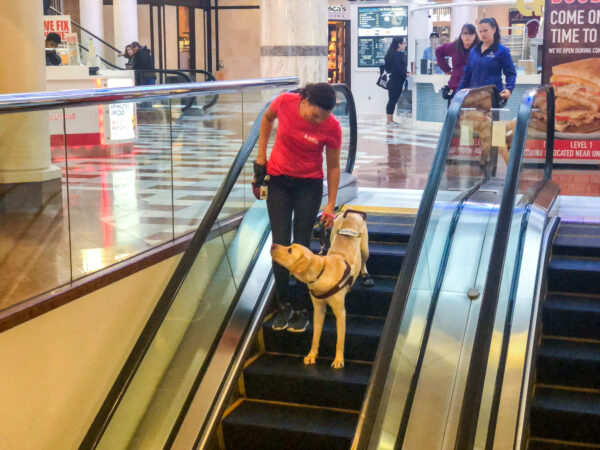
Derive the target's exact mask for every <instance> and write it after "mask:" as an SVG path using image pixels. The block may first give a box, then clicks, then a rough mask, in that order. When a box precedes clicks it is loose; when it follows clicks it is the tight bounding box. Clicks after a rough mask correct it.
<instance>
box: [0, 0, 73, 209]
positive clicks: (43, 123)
mask: <svg viewBox="0 0 600 450" xmlns="http://www.w3.org/2000/svg"><path fill="white" fill-rule="evenodd" d="M0 52H1V53H0V54H2V55H13V57H10V62H8V63H6V64H3V65H2V70H0V94H10V93H17V92H35V91H45V90H46V59H45V55H44V34H43V29H42V4H41V2H30V1H26V2H20V1H19V2H17V1H13V2H7V3H6V4H3V5H2V14H1V15H0ZM60 176H61V171H60V169H59V168H58V167H56V166H53V165H52V164H51V163H50V138H49V133H48V112H47V111H39V112H37V111H36V112H28V113H19V114H3V115H0V209H3V208H5V206H6V205H5V204H6V202H7V196H8V195H13V197H14V195H18V194H19V192H21V193H22V192H24V191H23V190H22V189H20V188H19V187H18V186H15V184H27V185H31V184H35V185H36V186H34V187H33V189H34V190H35V189H37V188H39V187H43V186H39V185H40V182H46V181H48V180H57V181H58V184H59V188H60ZM31 189H32V186H28V187H27V190H31ZM9 193H10V194H9ZM21 200H22V199H21ZM21 200H14V198H13V200H11V201H12V202H13V204H15V203H14V202H15V201H16V202H17V203H16V204H17V205H18V204H19V203H21Z"/></svg>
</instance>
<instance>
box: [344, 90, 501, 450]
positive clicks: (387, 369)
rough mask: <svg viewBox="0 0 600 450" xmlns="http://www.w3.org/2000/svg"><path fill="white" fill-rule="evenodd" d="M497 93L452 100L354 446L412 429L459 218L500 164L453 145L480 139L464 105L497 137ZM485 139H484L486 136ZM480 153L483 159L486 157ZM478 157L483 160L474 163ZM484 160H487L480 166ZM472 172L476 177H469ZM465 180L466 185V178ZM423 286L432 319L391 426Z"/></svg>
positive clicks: (465, 93) (373, 445) (477, 92)
mask: <svg viewBox="0 0 600 450" xmlns="http://www.w3.org/2000/svg"><path fill="white" fill-rule="evenodd" d="M495 97H496V90H495V88H492V87H486V88H479V89H474V90H471V91H466V90H463V91H461V92H459V93H458V94H457V95H456V96H455V97H454V99H453V100H452V103H451V104H450V108H449V110H448V113H447V115H446V120H445V122H444V126H443V129H442V134H441V136H440V139H439V141H438V145H437V150H436V155H435V158H434V161H433V165H432V169H431V172H430V173H429V177H428V180H427V184H426V186H425V189H424V191H423V195H422V197H421V203H420V205H419V210H418V213H417V217H416V221H415V226H414V230H413V232H412V234H411V238H410V241H409V244H408V249H407V252H406V256H405V257H404V259H403V262H402V267H401V270H400V275H399V278H398V284H397V285H396V289H395V291H394V295H393V297H392V301H391V305H390V309H389V312H388V316H387V318H386V322H385V326H384V329H383V333H382V337H381V341H380V342H381V343H380V345H379V348H378V350H377V356H376V358H375V363H374V367H373V372H372V375H371V379H370V381H369V386H368V389H367V394H366V400H365V402H364V404H363V408H362V410H361V414H360V419H359V424H358V427H357V432H356V436H355V439H354V443H353V448H358V449H366V448H377V447H378V446H379V445H381V439H382V436H383V435H384V434H386V435H388V436H390V435H391V436H392V437H391V439H392V442H393V441H395V442H396V448H399V445H401V442H402V436H401V435H402V433H403V430H404V431H405V429H406V424H407V420H408V414H409V413H410V409H411V404H412V400H413V398H414V392H415V389H416V382H417V380H418V373H419V371H420V365H421V364H422V361H423V351H424V349H425V348H426V342H427V339H428V333H429V331H428V330H431V319H432V317H433V314H434V312H435V308H436V298H437V295H438V294H439V289H440V284H441V281H442V277H443V274H444V271H445V265H446V262H447V256H448V249H449V247H450V245H451V242H452V237H453V232H454V228H455V226H456V220H457V218H458V215H459V213H460V210H461V208H462V206H463V204H464V202H465V201H466V200H467V199H468V198H469V197H470V196H471V195H472V194H473V193H474V192H476V191H477V189H478V188H479V186H481V184H482V183H483V182H484V181H485V180H486V179H487V178H488V176H489V173H490V170H488V168H489V167H493V166H495V162H494V161H493V160H489V159H485V160H484V159H483V156H478V157H476V159H475V161H468V160H467V161H465V162H466V164H465V163H463V164H461V163H460V161H457V162H456V164H454V163H452V164H451V163H450V162H451V160H455V159H456V157H457V155H456V154H455V155H453V156H452V155H451V154H450V149H451V147H452V148H453V150H454V151H456V150H458V149H459V148H460V146H463V145H464V146H465V147H468V146H469V145H473V144H474V136H475V131H474V130H475V129H474V127H473V122H472V121H471V120H466V119H465V118H463V117H462V116H461V110H462V109H465V110H467V111H469V114H471V116H473V117H470V119H478V120H480V124H481V127H485V128H481V127H480V128H479V130H478V134H479V135H480V136H483V135H484V134H487V132H488V131H489V132H490V136H491V129H489V130H488V127H489V128H491V126H492V123H491V122H489V123H488V121H487V119H486V117H487V116H488V115H489V114H490V111H492V105H493V101H494V99H495ZM467 122H469V123H471V125H470V128H469V127H468V126H467ZM463 125H464V126H463ZM480 139H482V138H481V137H480ZM490 144H491V142H488V143H487V144H486V143H485V142H484V143H483V144H482V147H483V151H484V152H488V153H487V154H488V155H489V154H492V153H491V146H490ZM482 155H484V153H482ZM478 158H482V159H481V161H479V160H478ZM467 159H468V158H467ZM473 162H476V163H477V164H476V165H473ZM479 162H481V163H482V164H481V165H479V164H478V163H479ZM468 174H470V175H471V176H470V177H469V176H468ZM461 179H462V180H463V183H464V184H461V183H460V181H459V180H461ZM464 180H466V182H465V181H464ZM456 190H458V191H459V192H460V191H462V192H461V193H460V194H457V193H456V192H451V191H456ZM432 216H433V217H432ZM436 236H437V238H436ZM434 239H437V241H436V243H437V245H433V243H434ZM425 266H427V267H430V268H431V270H432V273H431V274H430V275H429V276H426V275H423V272H424V271H425V272H427V269H425ZM419 274H421V275H419ZM418 285H424V286H426V287H424V289H426V290H427V292H429V294H428V295H429V298H431V304H430V307H429V312H428V314H427V319H426V322H427V326H426V327H425V328H424V330H423V338H422V342H421V344H420V350H419V351H418V354H419V355H418V357H416V359H415V360H414V361H413V362H412V363H411V367H410V369H409V370H412V371H414V375H413V377H412V381H411V386H410V387H407V388H406V390H405V391H404V393H403V394H402V396H401V398H398V397H395V398H394V402H395V404H394V405H391V404H390V408H392V407H393V408H396V411H395V412H394V416H395V417H396V418H397V420H396V421H395V422H394V423H392V424H387V425H386V424H384V418H385V416H386V415H387V413H388V407H387V406H386V405H387V404H388V402H390V399H389V398H390V395H391V394H390V391H391V386H390V383H391V381H390V378H393V370H392V368H391V367H392V364H393V358H392V355H394V353H395V349H396V347H397V345H399V344H398V340H400V338H399V335H400V334H401V325H402V320H403V317H404V315H405V312H406V310H407V304H408V303H409V301H410V299H409V294H410V293H411V290H412V289H414V288H415V286H418ZM384 393H385V397H384ZM384 430H386V431H384ZM399 430H400V431H399ZM386 445H390V442H389V441H388V442H386Z"/></svg>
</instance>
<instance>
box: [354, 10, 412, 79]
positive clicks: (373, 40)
mask: <svg viewBox="0 0 600 450" xmlns="http://www.w3.org/2000/svg"><path fill="white" fill-rule="evenodd" d="M407 34H408V7H407V6H381V7H369V8H358V67H378V66H380V65H381V64H383V58H384V56H385V52H386V50H387V48H388V46H389V45H390V43H391V42H392V38H393V37H395V36H404V37H406V35H407Z"/></svg>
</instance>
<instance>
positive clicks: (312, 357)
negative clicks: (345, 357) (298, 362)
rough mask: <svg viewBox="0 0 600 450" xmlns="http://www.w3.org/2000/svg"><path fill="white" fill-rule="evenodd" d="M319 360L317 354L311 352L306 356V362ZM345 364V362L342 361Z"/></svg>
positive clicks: (313, 362)
mask: <svg viewBox="0 0 600 450" xmlns="http://www.w3.org/2000/svg"><path fill="white" fill-rule="evenodd" d="M316 362H317V354H316V353H309V354H308V355H306V356H305V357H304V364H315V363H316ZM342 364H343V363H342Z"/></svg>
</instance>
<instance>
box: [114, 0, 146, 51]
mask: <svg viewBox="0 0 600 450" xmlns="http://www.w3.org/2000/svg"><path fill="white" fill-rule="evenodd" d="M113 18H114V22H115V43H114V45H115V47H117V48H119V49H125V46H126V45H127V44H131V43H132V42H133V41H137V40H139V39H138V15H137V0H113ZM140 44H141V45H148V46H149V45H150V43H149V42H140Z"/></svg>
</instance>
